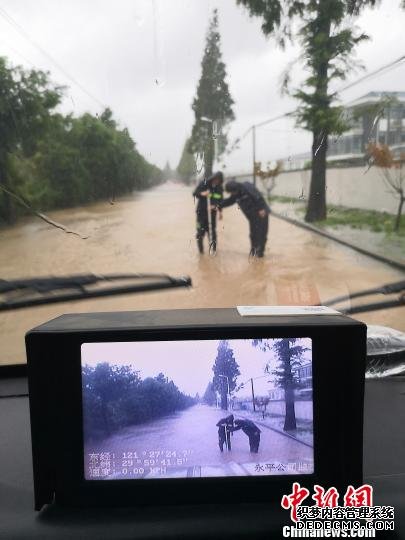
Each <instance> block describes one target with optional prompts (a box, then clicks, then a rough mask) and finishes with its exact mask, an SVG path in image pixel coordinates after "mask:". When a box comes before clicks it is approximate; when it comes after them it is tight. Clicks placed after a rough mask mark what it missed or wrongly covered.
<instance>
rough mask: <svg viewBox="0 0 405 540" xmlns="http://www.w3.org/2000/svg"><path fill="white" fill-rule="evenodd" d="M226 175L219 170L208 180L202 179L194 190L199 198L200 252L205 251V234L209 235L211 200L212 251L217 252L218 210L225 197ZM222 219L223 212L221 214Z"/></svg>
mask: <svg viewBox="0 0 405 540" xmlns="http://www.w3.org/2000/svg"><path fill="white" fill-rule="evenodd" d="M223 183H224V176H223V174H222V173H221V172H220V171H218V172H216V173H215V174H214V175H212V176H211V177H210V178H208V180H202V181H201V182H200V183H199V184H198V186H197V187H196V189H195V190H194V192H193V195H194V197H196V198H197V199H198V203H197V235H196V238H197V246H198V251H199V252H200V253H204V243H203V240H204V236H205V234H208V235H209V223H208V208H207V204H208V201H209V204H210V207H211V213H210V216H211V238H209V241H210V246H209V248H210V251H211V252H213V253H215V251H216V249H217V211H219V212H220V203H221V201H222V198H223V192H224V188H223ZM220 219H221V214H220Z"/></svg>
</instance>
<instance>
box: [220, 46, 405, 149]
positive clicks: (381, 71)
mask: <svg viewBox="0 0 405 540" xmlns="http://www.w3.org/2000/svg"><path fill="white" fill-rule="evenodd" d="M404 61H405V55H402V56H400V57H399V58H397V59H396V60H393V61H392V62H389V63H388V64H385V65H384V66H381V67H379V68H378V69H376V70H374V71H372V72H370V73H367V74H366V75H363V77H360V78H359V79H356V80H355V81H353V82H351V83H349V84H347V85H345V86H343V87H341V88H339V89H338V90H337V91H336V93H340V92H344V91H345V90H348V89H349V88H352V87H353V86H356V85H357V84H360V83H362V82H363V81H366V80H367V79H370V78H372V77H375V76H377V75H382V74H384V73H387V72H388V71H391V70H392V69H395V68H396V67H398V66H399V65H400V64H401V63H402V62H404ZM296 112H297V109H294V110H293V111H289V112H287V113H284V114H280V115H278V116H274V117H272V118H269V119H268V120H264V121H263V122H259V123H258V124H253V125H252V126H250V128H249V129H247V130H246V131H245V133H244V134H243V135H242V136H241V137H240V138H236V139H235V142H234V144H233V145H232V147H231V149H230V151H229V154H230V153H232V152H233V151H234V150H235V149H236V148H234V147H235V146H236V144H237V142H240V141H242V140H243V139H244V138H245V137H246V136H247V135H248V134H249V133H250V132H251V131H252V129H253V127H255V128H256V127H261V126H265V125H267V124H270V123H272V122H276V121H277V120H282V119H283V118H287V117H288V116H292V115H293V114H295V113H296Z"/></svg>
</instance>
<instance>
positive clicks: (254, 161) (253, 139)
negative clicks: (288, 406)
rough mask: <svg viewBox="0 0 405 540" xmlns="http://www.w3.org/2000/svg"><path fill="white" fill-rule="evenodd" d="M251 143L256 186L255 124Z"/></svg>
mask: <svg viewBox="0 0 405 540" xmlns="http://www.w3.org/2000/svg"><path fill="white" fill-rule="evenodd" d="M252 145H253V185H254V186H256V126H255V125H253V126H252ZM252 384H253V383H252Z"/></svg>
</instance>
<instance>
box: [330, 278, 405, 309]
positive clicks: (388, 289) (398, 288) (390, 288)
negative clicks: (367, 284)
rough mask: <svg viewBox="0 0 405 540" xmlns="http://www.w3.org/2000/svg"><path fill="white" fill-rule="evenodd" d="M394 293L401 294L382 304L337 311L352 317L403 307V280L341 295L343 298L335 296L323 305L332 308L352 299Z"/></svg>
mask: <svg viewBox="0 0 405 540" xmlns="http://www.w3.org/2000/svg"><path fill="white" fill-rule="evenodd" d="M395 293H401V294H399V296H398V298H396V299H393V300H384V301H383V302H372V303H368V304H362V305H358V306H352V307H348V308H343V309H339V311H340V312H341V313H345V314H347V315H352V314H354V313H366V312H368V311H379V310H381V309H390V308H394V307H399V306H403V305H405V280H402V281H395V282H394V283H387V284H385V285H381V286H380V287H374V288H372V289H364V290H363V291H358V292H355V293H351V294H347V295H343V296H337V297H336V298H332V299H330V300H326V301H325V302H324V303H323V305H325V306H332V305H335V304H338V303H340V302H345V301H347V300H352V299H353V298H361V297H364V296H371V295H374V294H384V295H389V294H395Z"/></svg>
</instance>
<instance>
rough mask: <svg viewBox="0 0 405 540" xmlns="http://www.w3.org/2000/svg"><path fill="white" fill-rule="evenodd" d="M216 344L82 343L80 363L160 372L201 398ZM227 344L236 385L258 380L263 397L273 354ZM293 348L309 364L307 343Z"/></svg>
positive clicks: (247, 344) (238, 343) (248, 343)
mask: <svg viewBox="0 0 405 540" xmlns="http://www.w3.org/2000/svg"><path fill="white" fill-rule="evenodd" d="M271 341H272V340H270V339H269V340H268V342H271ZM218 343H219V341H218V340H204V341H203V340H196V341H150V342H143V341H141V342H137V343H129V342H123V343H85V344H83V345H82V363H83V364H87V365H90V366H96V365H97V364H98V363H100V362H108V363H111V364H112V365H117V366H122V365H124V366H127V365H129V366H131V367H132V368H133V369H134V370H135V371H139V372H140V376H141V378H145V377H156V375H158V374H159V373H160V372H162V373H163V374H164V375H165V376H166V377H168V378H169V379H171V380H173V381H174V383H175V384H176V385H177V386H178V388H179V389H180V390H182V391H183V392H185V393H187V394H190V395H195V394H196V393H197V392H198V393H199V394H200V395H203V393H204V392H205V389H206V388H207V385H208V383H209V382H210V381H212V377H213V372H212V366H213V364H214V361H215V357H216V355H217V348H218ZM229 344H230V345H231V347H232V349H233V351H234V357H235V360H236V362H237V363H238V365H239V371H240V375H239V377H238V379H237V381H238V384H240V383H243V382H245V381H247V380H248V379H249V378H251V377H253V378H255V377H260V378H259V379H257V380H255V383H254V384H255V390H256V394H257V395H267V390H268V388H269V386H270V385H269V383H268V381H269V380H270V379H271V378H272V377H271V376H270V375H269V376H266V377H263V375H264V367H265V365H266V363H267V362H269V363H271V368H272V369H274V368H275V367H276V360H275V356H274V353H273V351H270V352H269V351H267V352H262V351H261V350H260V349H257V348H255V347H253V346H252V344H251V340H247V339H243V340H242V339H235V340H230V341H229ZM297 344H300V345H303V346H304V347H306V348H307V349H308V350H307V351H306V352H305V353H304V358H305V359H308V360H310V359H311V353H312V351H311V349H312V343H311V340H310V339H309V338H301V339H300V340H299V341H298V342H297ZM271 386H273V385H271ZM243 395H250V385H246V388H244V389H241V390H240V391H239V392H238V396H243Z"/></svg>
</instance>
